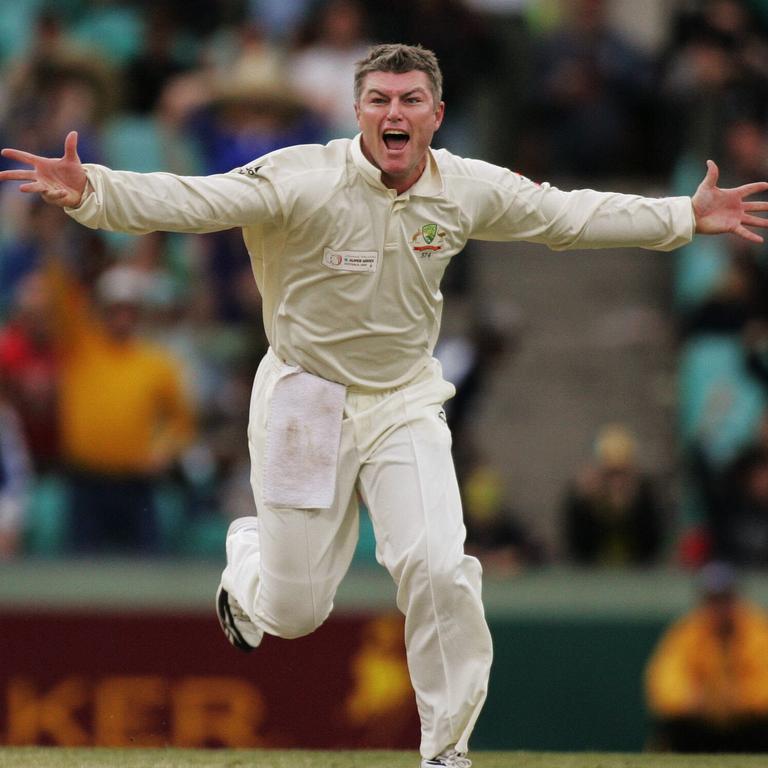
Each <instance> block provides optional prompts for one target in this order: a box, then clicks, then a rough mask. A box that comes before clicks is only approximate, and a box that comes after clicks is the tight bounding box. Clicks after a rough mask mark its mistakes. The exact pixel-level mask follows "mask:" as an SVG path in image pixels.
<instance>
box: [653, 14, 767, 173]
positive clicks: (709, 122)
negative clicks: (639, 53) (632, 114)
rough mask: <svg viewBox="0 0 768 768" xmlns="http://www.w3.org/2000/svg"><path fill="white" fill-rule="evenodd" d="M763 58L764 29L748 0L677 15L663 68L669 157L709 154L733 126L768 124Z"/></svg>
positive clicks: (661, 88) (661, 84) (662, 104)
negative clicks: (754, 122) (755, 122)
mask: <svg viewBox="0 0 768 768" xmlns="http://www.w3.org/2000/svg"><path fill="white" fill-rule="evenodd" d="M766 61H768V37H767V36H766V29H765V27H764V26H763V25H762V24H761V23H760V22H759V21H758V19H757V18H756V17H755V15H754V13H753V11H752V9H751V8H750V5H749V4H748V3H746V2H744V0H706V2H704V3H700V4H697V5H696V6H693V9H691V8H690V7H689V8H687V9H685V10H684V11H683V12H682V13H680V14H679V15H678V18H677V22H676V25H675V28H674V30H673V34H672V39H671V42H670V46H669V49H668V50H667V51H666V52H665V53H664V54H663V55H662V57H661V61H660V68H659V69H660V76H659V93H660V99H659V104H658V106H659V108H660V114H662V115H663V126H664V131H663V133H662V136H663V137H664V141H665V143H666V144H667V149H666V150H665V153H666V154H667V155H668V156H671V157H672V158H673V159H674V158H676V157H677V156H678V155H679V153H680V152H688V153H692V154H693V155H694V156H695V157H696V158H702V157H711V156H712V155H714V154H719V153H720V152H721V151H722V149H723V142H722V138H723V136H724V135H725V125H726V124H727V123H728V122H729V121H732V120H741V119H746V120H752V119H764V118H765V117H766V108H767V107H768V77H767V76H766V72H768V68H766Z"/></svg>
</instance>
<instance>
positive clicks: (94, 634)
mask: <svg viewBox="0 0 768 768" xmlns="http://www.w3.org/2000/svg"><path fill="white" fill-rule="evenodd" d="M418 737H419V725H418V717H417V713H416V705H415V701H414V696H413V692H412V690H411V686H410V682H409V678H408V670H407V666H406V661H405V651H404V648H403V620H402V617H401V616H400V615H399V614H387V615H374V616H340V617H338V618H332V619H330V620H329V621H328V622H327V623H326V624H325V625H324V626H323V627H321V628H320V629H319V630H318V631H316V632H315V633H314V634H312V635H311V636H309V637H306V638H301V639H299V640H279V639H276V638H271V637H266V638H265V640H264V642H263V644H262V646H261V647H260V648H259V649H258V650H256V651H254V652H253V653H250V654H243V653H241V652H239V651H236V650H235V649H233V648H232V647H231V646H229V644H228V643H227V641H226V640H225V638H224V636H223V634H222V633H221V631H220V629H219V627H218V624H217V622H216V619H215V617H211V616H203V615H200V614H177V613H171V614H166V613H162V612H152V613H128V614H117V613H116V614H108V613H103V612H94V613H89V612H77V613H71V612H67V613H57V612H46V613H27V612H17V611H7V610H6V611H4V612H3V613H2V614H1V615H0V743H3V744H8V745H21V744H39V745H66V746H80V745H94V746H165V745H170V746H179V747H216V746H227V747H255V746H263V747H280V748H291V747H301V748H315V749H323V748H335V749H338V748H355V747H366V748H391V749H413V748H416V747H417V746H418Z"/></svg>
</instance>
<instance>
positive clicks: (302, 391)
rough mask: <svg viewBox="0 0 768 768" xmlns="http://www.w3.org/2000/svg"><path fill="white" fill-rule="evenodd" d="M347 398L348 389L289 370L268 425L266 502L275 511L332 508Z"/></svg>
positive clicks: (293, 368) (277, 390)
mask: <svg viewBox="0 0 768 768" xmlns="http://www.w3.org/2000/svg"><path fill="white" fill-rule="evenodd" d="M345 395H346V387H344V385H343V384H337V383H336V382H333V381H327V380H326V379H321V378H320V377H319V376H314V375H312V374H311V373H307V372H306V371H303V370H301V368H298V367H296V366H288V365H286V366H285V370H284V372H283V373H282V374H281V376H280V378H279V379H278V380H277V382H276V383H275V387H274V390H273V393H272V400H271V402H270V407H269V416H268V422H267V441H266V456H265V462H264V500H265V501H266V503H267V504H268V505H269V506H271V507H290V508H293V509H328V508H329V507H330V506H331V505H332V504H333V498H334V494H335V492H336V472H337V466H338V459H339V443H340V441H341V422H342V419H343V417H344V398H345Z"/></svg>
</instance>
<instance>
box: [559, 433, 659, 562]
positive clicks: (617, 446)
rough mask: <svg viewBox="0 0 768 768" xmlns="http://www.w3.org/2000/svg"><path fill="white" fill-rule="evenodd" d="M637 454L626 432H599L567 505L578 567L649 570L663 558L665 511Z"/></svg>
mask: <svg viewBox="0 0 768 768" xmlns="http://www.w3.org/2000/svg"><path fill="white" fill-rule="evenodd" d="M636 454H637V444H636V440H635V438H634V437H633V435H632V434H631V433H630V431H629V430H628V429H627V428H626V427H625V426H623V425H621V424H610V425H607V426H605V427H603V428H602V429H601V430H600V432H599V434H598V436H597V440H596V443H595V459H594V461H593V462H592V463H591V464H589V465H588V466H586V467H585V468H584V469H583V470H582V471H581V473H580V474H579V475H578V476H577V477H576V478H575V480H574V481H573V482H572V483H571V484H570V486H569V487H568V489H567V492H566V496H565V500H564V521H565V537H566V542H565V543H566V549H567V552H568V555H569V557H570V558H571V559H572V560H574V561H575V562H577V563H581V564H584V565H647V564H649V563H651V562H653V561H654V560H656V559H657V558H658V556H659V553H660V549H661V544H662V539H663V535H662V534H663V531H662V524H661V514H660V509H659V505H658V502H657V500H656V495H655V493H654V490H653V487H652V483H651V480H650V478H649V477H648V476H647V475H646V474H644V473H643V472H642V470H641V469H640V467H639V466H638V460H637V455H636Z"/></svg>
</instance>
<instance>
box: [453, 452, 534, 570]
mask: <svg viewBox="0 0 768 768" xmlns="http://www.w3.org/2000/svg"><path fill="white" fill-rule="evenodd" d="M461 494H462V501H463V504H464V525H465V526H466V529H467V542H466V551H467V552H468V553H469V554H471V555H474V556H475V557H476V558H477V559H478V560H480V562H481V563H482V565H483V569H484V571H485V572H486V573H490V574H493V575H495V576H512V575H514V574H516V573H519V572H520V571H522V570H524V569H525V568H526V567H528V566H529V565H540V564H541V563H542V562H543V561H544V559H545V557H544V548H543V547H542V545H541V544H540V543H539V542H538V541H537V540H536V539H535V538H534V536H532V535H531V533H530V532H529V531H528V530H526V528H525V526H523V525H522V523H521V522H520V520H519V519H517V517H516V516H515V514H514V512H513V511H512V510H511V509H510V508H509V506H508V504H507V503H506V501H505V498H504V488H503V483H502V478H501V476H500V475H499V473H498V472H497V471H496V470H495V469H494V468H493V467H491V466H490V465H489V464H488V463H486V462H484V461H477V462H475V464H474V466H473V467H472V468H471V469H470V470H469V472H468V473H467V474H466V476H465V477H464V482H463V483H462V486H461Z"/></svg>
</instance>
